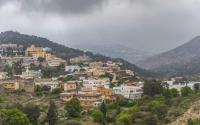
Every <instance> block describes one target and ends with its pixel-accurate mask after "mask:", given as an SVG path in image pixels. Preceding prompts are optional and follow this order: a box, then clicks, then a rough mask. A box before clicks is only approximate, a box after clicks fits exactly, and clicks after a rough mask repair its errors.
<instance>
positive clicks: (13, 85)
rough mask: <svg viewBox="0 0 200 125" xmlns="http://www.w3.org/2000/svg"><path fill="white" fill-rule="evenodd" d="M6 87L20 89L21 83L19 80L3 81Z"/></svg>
mask: <svg viewBox="0 0 200 125" xmlns="http://www.w3.org/2000/svg"><path fill="white" fill-rule="evenodd" d="M2 83H3V84H4V88H5V89H11V90H17V89H19V83H18V82H17V81H3V82H2Z"/></svg>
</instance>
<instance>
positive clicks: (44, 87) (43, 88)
mask: <svg viewBox="0 0 200 125" xmlns="http://www.w3.org/2000/svg"><path fill="white" fill-rule="evenodd" d="M41 90H42V91H50V90H51V87H50V86H47V85H44V86H42V88H41Z"/></svg>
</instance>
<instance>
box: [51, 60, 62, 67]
mask: <svg viewBox="0 0 200 125" xmlns="http://www.w3.org/2000/svg"><path fill="white" fill-rule="evenodd" d="M59 65H60V62H59V61H48V66H52V67H53V66H59Z"/></svg>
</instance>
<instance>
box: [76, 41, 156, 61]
mask: <svg viewBox="0 0 200 125" xmlns="http://www.w3.org/2000/svg"><path fill="white" fill-rule="evenodd" d="M72 47H73V48H77V49H80V50H84V51H86V50H90V51H92V52H93V53H95V54H97V53H99V54H103V55H106V56H110V57H112V58H122V59H124V60H126V61H129V62H131V63H133V64H134V63H136V62H137V61H140V60H142V59H145V58H148V57H151V56H153V54H152V53H150V52H146V51H142V50H136V49H132V48H129V47H126V46H124V45H121V44H93V43H88V44H85V43H84V44H76V45H72Z"/></svg>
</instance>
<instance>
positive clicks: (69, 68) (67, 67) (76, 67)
mask: <svg viewBox="0 0 200 125" xmlns="http://www.w3.org/2000/svg"><path fill="white" fill-rule="evenodd" d="M80 69H81V68H80V67H79V66H65V71H66V72H73V71H74V70H77V71H80Z"/></svg>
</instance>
